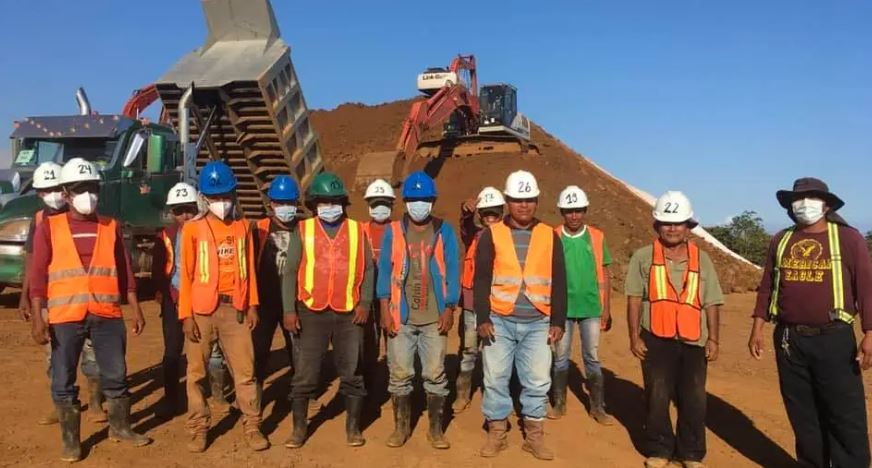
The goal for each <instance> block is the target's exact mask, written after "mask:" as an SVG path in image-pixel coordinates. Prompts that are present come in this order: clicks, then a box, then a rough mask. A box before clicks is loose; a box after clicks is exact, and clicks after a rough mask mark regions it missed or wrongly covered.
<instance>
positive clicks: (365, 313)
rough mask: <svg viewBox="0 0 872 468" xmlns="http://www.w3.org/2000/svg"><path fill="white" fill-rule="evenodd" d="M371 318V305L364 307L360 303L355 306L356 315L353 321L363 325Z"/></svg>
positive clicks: (352, 318)
mask: <svg viewBox="0 0 872 468" xmlns="http://www.w3.org/2000/svg"><path fill="white" fill-rule="evenodd" d="M368 320H369V307H364V306H362V305H360V304H358V305H357V307H355V308H354V316H353V317H351V321H352V322H354V323H355V324H356V325H363V324H365V323H366V322H367V321H368Z"/></svg>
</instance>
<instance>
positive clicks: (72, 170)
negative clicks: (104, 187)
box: [61, 158, 100, 184]
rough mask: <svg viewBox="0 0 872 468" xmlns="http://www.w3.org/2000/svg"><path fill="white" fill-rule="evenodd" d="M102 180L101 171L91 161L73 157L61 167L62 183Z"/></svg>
mask: <svg viewBox="0 0 872 468" xmlns="http://www.w3.org/2000/svg"><path fill="white" fill-rule="evenodd" d="M76 182H100V171H99V170H98V169H97V166H95V165H94V163H92V162H91V161H87V160H85V159H82V158H73V159H70V160H69V161H67V163H66V164H64V167H63V168H62V169H61V184H72V183H76Z"/></svg>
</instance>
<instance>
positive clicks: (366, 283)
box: [360, 236, 375, 310]
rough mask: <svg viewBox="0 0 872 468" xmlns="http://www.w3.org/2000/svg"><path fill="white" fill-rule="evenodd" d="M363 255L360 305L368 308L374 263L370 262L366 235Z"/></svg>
mask: <svg viewBox="0 0 872 468" xmlns="http://www.w3.org/2000/svg"><path fill="white" fill-rule="evenodd" d="M363 255H364V257H363V258H364V261H363V264H364V270H363V282H362V283H361V284H360V306H361V307H365V308H366V309H367V310H368V309H369V306H370V305H371V304H372V295H373V294H372V293H373V290H374V289H375V287H374V286H375V271H374V269H375V265H373V262H372V246H371V245H370V242H369V237H367V236H363Z"/></svg>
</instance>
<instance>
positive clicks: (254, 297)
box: [245, 223, 260, 308]
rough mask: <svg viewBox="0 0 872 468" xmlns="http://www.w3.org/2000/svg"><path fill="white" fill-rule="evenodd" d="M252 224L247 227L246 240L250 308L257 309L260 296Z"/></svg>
mask: <svg viewBox="0 0 872 468" xmlns="http://www.w3.org/2000/svg"><path fill="white" fill-rule="evenodd" d="M251 226H252V225H251V223H249V224H248V226H247V227H246V229H245V230H246V235H245V237H246V239H245V250H246V253H245V256H246V257H247V262H248V307H249V308H251V307H257V306H259V305H260V295H259V294H258V292H257V259H256V258H255V255H254V252H255V251H254V236H253V235H252V233H251V231H253V230H254V229H252V228H251Z"/></svg>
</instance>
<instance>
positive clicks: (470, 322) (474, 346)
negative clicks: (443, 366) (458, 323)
mask: <svg viewBox="0 0 872 468" xmlns="http://www.w3.org/2000/svg"><path fill="white" fill-rule="evenodd" d="M462 330H463V332H462V333H461V335H460V372H472V371H473V370H475V360H476V359H478V355H479V347H478V330H477V329H476V323H475V312H473V311H471V310H465V309H464V311H463V328H462Z"/></svg>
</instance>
